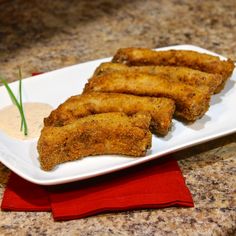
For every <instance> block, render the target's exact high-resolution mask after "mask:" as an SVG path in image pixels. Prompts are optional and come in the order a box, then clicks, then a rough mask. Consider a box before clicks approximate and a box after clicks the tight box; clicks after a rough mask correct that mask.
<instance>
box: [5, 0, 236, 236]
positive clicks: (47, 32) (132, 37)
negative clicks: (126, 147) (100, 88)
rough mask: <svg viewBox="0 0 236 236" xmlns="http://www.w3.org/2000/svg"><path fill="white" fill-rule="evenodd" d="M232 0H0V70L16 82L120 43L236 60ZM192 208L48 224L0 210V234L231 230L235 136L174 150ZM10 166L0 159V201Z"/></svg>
mask: <svg viewBox="0 0 236 236" xmlns="http://www.w3.org/2000/svg"><path fill="white" fill-rule="evenodd" d="M235 9H236V1H235V0H226V1H220V0H218V1H213V0H212V1H210V0H208V1H207V0H206V1H202V0H185V1H184V0H172V1H166V0H159V1H156V0H147V1H141V0H133V1H117V0H114V1H111V0H110V1H108V0H107V1H105V0H99V1H86V0H80V1H76V0H74V1H66V0H61V1H46V0H41V1H36V0H31V1H23V0H15V1H13V0H12V1H10V0H9V1H0V72H1V74H3V75H5V76H6V77H7V78H8V81H14V80H16V74H17V66H19V65H20V66H21V67H22V68H23V71H24V77H27V76H29V75H30V74H31V72H34V71H50V70H54V69H57V68H60V67H65V66H68V65H72V64H76V63H80V62H84V61H88V60H92V59H97V58H102V57H107V56H111V55H113V54H114V52H115V51H116V50H117V49H118V48H120V47H127V46H143V47H150V48H156V47H162V46H167V45H174V44H194V45H197V46H201V47H203V48H206V49H209V50H212V51H215V52H217V53H220V54H222V55H225V56H226V57H231V58H233V59H235V58H236V10H235ZM174 156H175V157H176V158H178V160H179V165H180V167H181V169H182V172H183V175H184V177H185V178H186V183H187V185H188V187H189V189H190V191H191V193H192V195H193V198H194V202H195V207H194V208H190V209H185V208H173V207H172V208H166V209H159V210H137V211H128V212H120V213H109V214H101V215H98V216H93V217H89V218H85V219H81V220H72V221H65V222H54V221H53V218H52V216H51V214H50V213H44V212H42V213H31V212H30V213H29V212H28V213H25V212H0V235H12V234H15V235H38V234H40V235H235V234H236V134H232V135H229V136H226V137H223V138H220V139H217V140H214V141H211V142H208V143H205V144H201V145H198V146H195V147H193V148H189V149H186V150H183V151H181V152H178V153H176V154H174ZM8 175H9V170H8V169H7V168H6V167H4V166H3V165H2V164H0V199H1V198H2V194H3V191H4V188H5V185H6V182H7V179H8Z"/></svg>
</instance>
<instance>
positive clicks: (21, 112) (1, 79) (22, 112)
mask: <svg viewBox="0 0 236 236" xmlns="http://www.w3.org/2000/svg"><path fill="white" fill-rule="evenodd" d="M0 81H1V82H2V83H3V85H4V86H5V88H6V90H7V92H8V94H9V96H10V98H11V100H12V102H13V104H15V105H16V107H17V108H18V110H19V112H20V115H21V122H22V126H23V127H24V135H27V134H28V127H27V123H26V119H25V114H24V111H23V106H22V98H21V102H20V103H19V102H18V100H17V99H16V97H15V95H14V93H13V92H12V90H11V88H10V87H9V85H8V83H7V81H6V80H5V79H3V78H2V77H0ZM19 89H20V94H22V91H21V90H22V86H21V80H20V86H19ZM20 96H22V95H20Z"/></svg>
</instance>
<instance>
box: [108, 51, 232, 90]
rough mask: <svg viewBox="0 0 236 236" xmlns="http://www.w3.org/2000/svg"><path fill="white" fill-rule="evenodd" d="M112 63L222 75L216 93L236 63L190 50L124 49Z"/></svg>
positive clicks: (116, 55) (221, 87)
mask: <svg viewBox="0 0 236 236" xmlns="http://www.w3.org/2000/svg"><path fill="white" fill-rule="evenodd" d="M112 61H113V62H118V63H124V64H127V65H130V66H142V65H163V66H185V67H189V68H192V69H196V70H200V71H204V72H207V73H213V74H220V75H221V76H222V77H223V80H222V83H221V84H220V85H219V86H218V88H217V90H216V92H219V91H221V90H222V89H223V87H224V84H225V82H226V80H227V79H228V78H229V77H230V75H231V74H232V72H233V70H234V63H233V61H232V60H230V59H228V60H227V61H221V60H220V58H219V57H217V56H212V55H209V54H205V53H199V52H195V51H190V50H168V51H153V50H151V49H147V48H122V49H119V50H118V51H117V53H116V54H115V56H114V57H113V60H112Z"/></svg>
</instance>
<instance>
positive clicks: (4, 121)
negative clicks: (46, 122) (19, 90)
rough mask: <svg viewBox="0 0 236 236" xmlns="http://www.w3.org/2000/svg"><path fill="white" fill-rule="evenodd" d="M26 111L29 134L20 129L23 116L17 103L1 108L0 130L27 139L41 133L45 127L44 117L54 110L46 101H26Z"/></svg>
mask: <svg viewBox="0 0 236 236" xmlns="http://www.w3.org/2000/svg"><path fill="white" fill-rule="evenodd" d="M23 107H24V113H25V118H26V122H27V126H28V135H26V136H25V135H24V132H23V131H20V125H21V116H20V112H19V110H18V109H17V107H16V106H15V105H10V106H7V107H4V108H3V109H0V130H1V131H3V132H4V133H6V134H8V135H9V136H11V137H13V138H16V139H21V140H27V139H32V138H36V137H38V136H39V135H40V132H41V129H42V128H43V119H44V118H45V117H47V116H48V115H49V114H50V112H51V111H52V109H53V108H52V106H50V105H48V104H45V103H24V104H23Z"/></svg>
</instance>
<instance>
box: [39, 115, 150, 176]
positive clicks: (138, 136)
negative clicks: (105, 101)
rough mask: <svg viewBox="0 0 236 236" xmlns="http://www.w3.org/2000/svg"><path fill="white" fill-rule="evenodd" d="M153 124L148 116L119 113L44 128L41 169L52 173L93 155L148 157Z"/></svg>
mask: <svg viewBox="0 0 236 236" xmlns="http://www.w3.org/2000/svg"><path fill="white" fill-rule="evenodd" d="M150 121H151V117H150V115H149V114H147V113H137V114H136V115H133V116H130V117H129V116H127V115H125V114H124V113H120V112H117V113H102V114H97V115H90V116H87V117H84V118H81V119H78V120H76V121H74V122H72V123H70V124H68V125H65V126H62V127H51V126H50V127H44V128H43V129H42V132H41V136H40V138H39V141H38V146H37V148H38V152H39V160H40V165H41V168H42V169H43V170H46V171H49V170H52V169H53V168H54V167H55V166H56V165H58V164H60V163H64V162H67V161H73V160H77V159H80V158H81V157H85V156H91V155H103V154H120V155H128V156H135V157H139V156H144V155H145V154H146V151H147V149H148V148H150V147H151V139H152V134H151V132H150V131H149V125H150Z"/></svg>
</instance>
